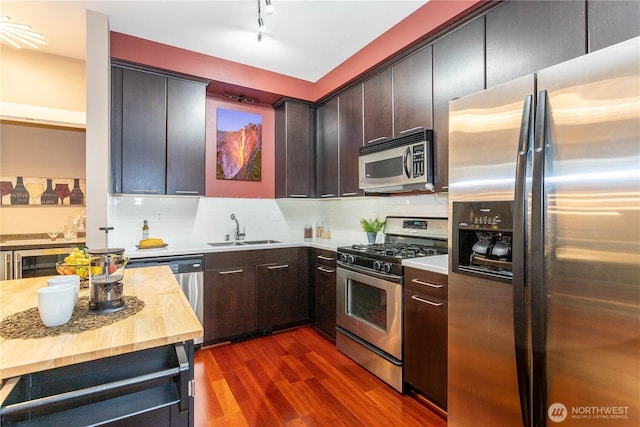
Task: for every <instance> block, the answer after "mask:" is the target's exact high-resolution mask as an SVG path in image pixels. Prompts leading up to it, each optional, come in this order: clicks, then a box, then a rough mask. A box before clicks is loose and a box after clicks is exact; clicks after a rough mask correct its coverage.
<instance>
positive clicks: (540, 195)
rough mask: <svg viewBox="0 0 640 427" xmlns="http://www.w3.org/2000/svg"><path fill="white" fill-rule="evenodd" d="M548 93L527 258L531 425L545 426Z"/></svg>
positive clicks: (540, 118)
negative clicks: (530, 349) (529, 304)
mask: <svg viewBox="0 0 640 427" xmlns="http://www.w3.org/2000/svg"><path fill="white" fill-rule="evenodd" d="M548 102H549V98H548V96H547V91H546V90H542V91H540V92H538V101H537V109H536V123H535V148H534V152H533V166H532V169H533V170H532V173H533V176H532V188H531V230H532V233H531V236H530V239H531V244H530V247H531V253H530V256H529V262H528V264H529V265H530V269H529V271H530V275H531V277H530V283H531V323H532V325H533V326H534V327H532V332H531V343H532V344H531V345H532V347H533V348H532V362H531V363H532V364H533V372H532V393H533V396H534V399H533V401H532V403H531V405H532V412H533V423H534V425H545V422H546V416H547V409H546V407H547V384H546V382H547V380H546V371H547V368H546V351H547V349H546V347H547V345H546V341H547V326H546V296H545V292H546V290H545V288H546V286H545V272H544V268H543V267H542V266H543V265H544V261H545V259H544V257H545V255H544V249H545V248H544V245H545V243H544V230H545V225H544V211H545V188H544V177H545V163H546V158H547V155H548V154H549V153H548V150H550V149H551V148H550V144H551V139H550V137H549V123H548V120H549V117H548V109H549V106H548Z"/></svg>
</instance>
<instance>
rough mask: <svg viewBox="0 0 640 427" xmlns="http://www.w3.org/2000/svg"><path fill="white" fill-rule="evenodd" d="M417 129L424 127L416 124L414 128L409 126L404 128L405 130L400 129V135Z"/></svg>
mask: <svg viewBox="0 0 640 427" xmlns="http://www.w3.org/2000/svg"><path fill="white" fill-rule="evenodd" d="M418 129H420V130H424V127H422V126H416V127H414V128H411V129H405V130H403V131H400V135H403V134H405V133H409V132H413V131H414V130H418Z"/></svg>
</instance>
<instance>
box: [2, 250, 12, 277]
mask: <svg viewBox="0 0 640 427" xmlns="http://www.w3.org/2000/svg"><path fill="white" fill-rule="evenodd" d="M0 257H1V258H2V260H0V280H11V279H13V251H0Z"/></svg>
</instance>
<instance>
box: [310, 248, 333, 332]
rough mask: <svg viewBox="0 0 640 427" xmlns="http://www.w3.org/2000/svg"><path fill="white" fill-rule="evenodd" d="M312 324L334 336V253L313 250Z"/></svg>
mask: <svg viewBox="0 0 640 427" xmlns="http://www.w3.org/2000/svg"><path fill="white" fill-rule="evenodd" d="M314 312H315V318H314V325H315V326H316V327H317V328H319V329H321V330H322V331H324V332H326V333H327V334H329V335H330V336H331V337H333V338H335V337H336V253H335V252H333V251H327V250H323V249H317V250H316V251H315V300H314Z"/></svg>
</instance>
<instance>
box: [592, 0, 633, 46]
mask: <svg viewBox="0 0 640 427" xmlns="http://www.w3.org/2000/svg"><path fill="white" fill-rule="evenodd" d="M587 19H588V22H587V25H588V29H589V32H588V37H589V40H588V42H589V44H588V46H589V52H593V51H595V50H598V49H602V48H604V47H607V46H611V45H612V44H616V43H620V42H622V41H625V40H628V39H631V38H633V37H637V36H640V1H638V0H630V1H622V0H617V1H588V2H587Z"/></svg>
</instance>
